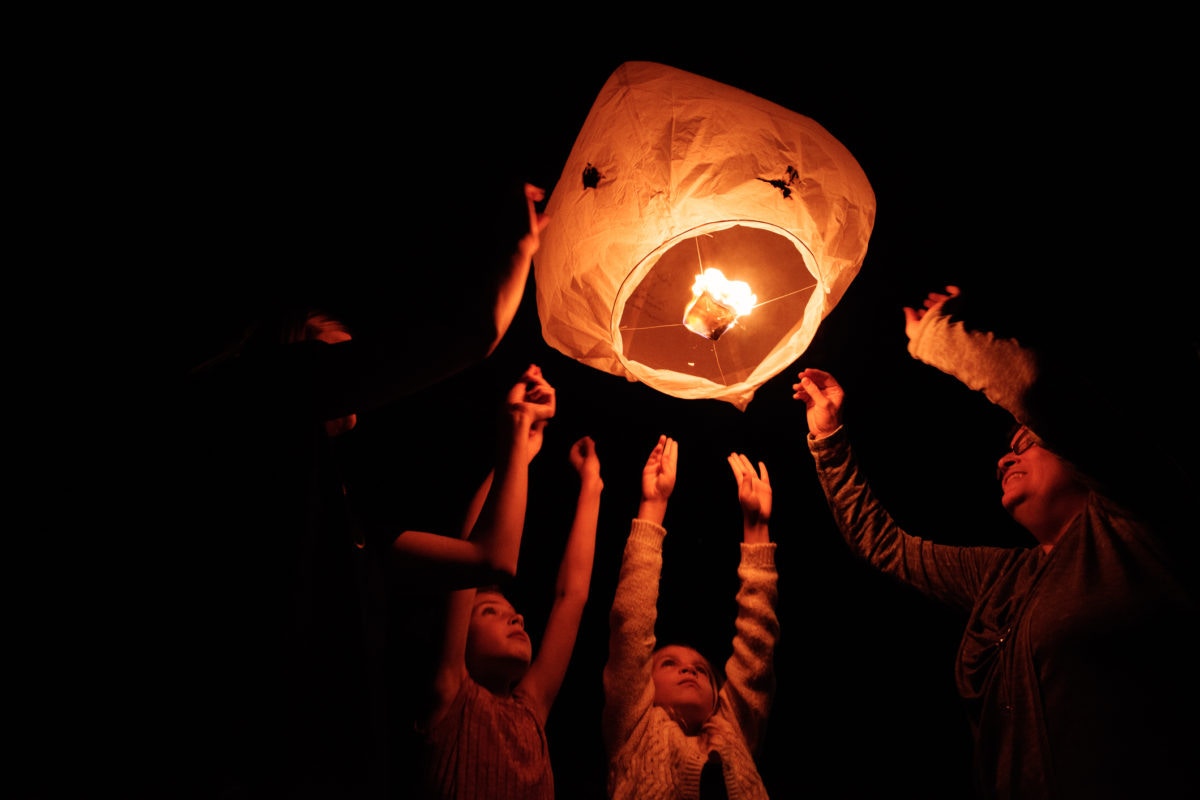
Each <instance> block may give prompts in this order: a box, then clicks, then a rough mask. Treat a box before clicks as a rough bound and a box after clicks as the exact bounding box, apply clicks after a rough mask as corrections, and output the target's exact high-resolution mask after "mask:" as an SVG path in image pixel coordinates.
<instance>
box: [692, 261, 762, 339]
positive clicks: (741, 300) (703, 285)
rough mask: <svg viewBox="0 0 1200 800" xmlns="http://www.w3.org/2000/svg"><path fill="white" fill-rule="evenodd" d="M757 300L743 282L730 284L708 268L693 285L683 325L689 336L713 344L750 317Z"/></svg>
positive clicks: (721, 273)
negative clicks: (747, 316)
mask: <svg viewBox="0 0 1200 800" xmlns="http://www.w3.org/2000/svg"><path fill="white" fill-rule="evenodd" d="M757 300H758V298H757V297H755V295H754V293H753V292H752V291H751V290H750V284H748V283H746V282H745V281H731V280H729V279H728V278H726V277H725V274H724V273H723V272H721V270H719V269H717V268H716V267H708V268H706V269H705V270H704V271H703V272H702V273H700V274H699V275H697V276H696V281H695V283H693V284H692V302H691V303H689V304H688V307H687V309H686V310H685V311H684V313H683V324H684V326H685V327H687V329H688V330H689V331H691V332H692V333H698V334H700V335H701V336H703V337H705V338H707V339H711V340H713V341H714V342H715V341H717V340H718V339H720V338H721V334H723V333H725V331H727V330H729V329H730V328H732V327H733V325H734V323H736V322H737V321H738V317H742V316H745V315H746V314H749V313H750V312H751V311H752V310H753V309H754V304H755V302H757Z"/></svg>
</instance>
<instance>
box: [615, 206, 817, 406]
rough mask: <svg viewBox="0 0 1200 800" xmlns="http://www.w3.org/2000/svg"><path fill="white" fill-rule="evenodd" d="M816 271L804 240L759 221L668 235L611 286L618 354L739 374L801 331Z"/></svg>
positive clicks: (652, 366)
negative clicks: (614, 293) (614, 290)
mask: <svg viewBox="0 0 1200 800" xmlns="http://www.w3.org/2000/svg"><path fill="white" fill-rule="evenodd" d="M704 264H720V265H721V266H722V267H724V269H723V270H718V269H716V268H713V267H708V268H705V267H703V266H702V265H704ZM710 270H711V273H716V274H711V273H709V271H710ZM705 273H709V274H708V276H707V278H705V280H703V281H702V280H700V279H699V278H698V277H697V276H700V277H704V276H705ZM816 273H817V266H816V262H815V260H814V259H813V257H812V254H811V253H810V252H809V251H808V249H807V248H806V247H805V246H804V244H803V243H802V242H800V241H799V240H797V239H796V238H795V237H794V236H791V235H790V234H788V233H787V232H786V231H784V230H783V229H781V228H775V227H773V226H763V225H762V224H761V223H755V222H751V221H741V222H740V223H732V222H728V221H726V222H720V223H714V224H711V225H704V226H701V227H700V228H698V229H695V230H692V231H689V232H688V233H687V234H684V235H682V236H679V237H676V238H674V239H671V240H670V241H668V242H666V243H664V244H663V245H661V246H660V247H659V248H657V249H656V250H655V251H654V252H653V253H651V254H650V255H649V256H647V257H646V258H645V259H644V260H643V261H642V262H641V263H639V264H638V265H637V266H636V267H635V268H634V269H633V271H632V272H631V273H630V274H629V275H628V276H627V277H626V279H625V281H624V283H623V284H622V286H621V289H620V291H619V292H618V293H617V302H616V305H617V309H616V310H617V311H618V312H619V314H618V316H617V317H616V318H615V319H614V321H615V322H617V329H616V330H615V331H613V336H614V338H615V339H616V341H618V342H619V344H620V348H619V352H620V353H621V355H622V362H623V363H624V364H625V366H626V367H627V368H628V369H629V370H630V372H631V373H633V374H635V375H639V374H646V375H650V374H655V373H657V372H659V371H665V370H669V371H671V372H674V373H679V374H681V375H686V376H692V377H693V378H702V379H704V380H707V381H711V382H712V383H714V384H718V385H721V386H729V385H732V384H736V383H739V382H742V381H745V380H747V378H749V377H750V375H751V374H752V373H753V372H754V371H755V369H756V368H758V367H759V365H760V364H761V363H762V362H763V361H764V360H765V359H766V358H767V357H768V356H769V355H770V354H771V353H772V352H773V351H775V350H776V349H777V348H779V347H780V345H781V344H783V343H785V342H787V341H788V340H789V339H791V338H792V337H793V336H795V335H796V334H797V333H798V332H799V331H800V329H801V327H802V325H803V324H804V319H805V317H806V311H807V308H808V303H809V299H810V298H811V296H812V293H813V291H814V290H815V289H816V288H817V286H818V283H819V282H818V280H817V276H816ZM718 276H719V278H720V280H716V279H717V278H718ZM751 287H753V291H752V290H751ZM697 290H699V291H700V295H699V296H697V295H696V294H695V293H696V291H697ZM685 308H686V310H684V309H685ZM751 309H753V312H754V313H753V314H750V313H749V312H750V310H751ZM681 312H682V313H681ZM735 322H736V325H735V324H734V323H735ZM697 334H699V335H697Z"/></svg>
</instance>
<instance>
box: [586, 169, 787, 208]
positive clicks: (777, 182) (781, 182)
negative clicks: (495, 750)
mask: <svg viewBox="0 0 1200 800" xmlns="http://www.w3.org/2000/svg"><path fill="white" fill-rule="evenodd" d="M588 166H591V165H590V164H589V165H588ZM759 180H760V181H762V182H763V183H769V184H771V185H772V186H774V187H775V188H776V189H778V190H779V191H780V192H782V193H783V199H784V200H787V199H788V198H790V197H791V196H792V187H793V186H795V185H797V184H799V183H800V173H799V172H797V171H796V168H795V167H793V166H792V165H790V164H789V165H788V168H787V177H786V178H776V179H774V180H771V179H769V178H759Z"/></svg>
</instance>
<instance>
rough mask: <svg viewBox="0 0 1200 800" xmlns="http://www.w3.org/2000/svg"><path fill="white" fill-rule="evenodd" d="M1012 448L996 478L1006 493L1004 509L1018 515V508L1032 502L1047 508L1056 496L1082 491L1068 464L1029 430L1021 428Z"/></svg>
mask: <svg viewBox="0 0 1200 800" xmlns="http://www.w3.org/2000/svg"><path fill="white" fill-rule="evenodd" d="M1010 447H1011V449H1010V450H1009V452H1007V453H1005V454H1004V455H1002V456H1001V457H1000V460H999V462H997V464H996V475H997V477H998V478H999V479H1000V490H1001V492H1002V495H1001V498H1000V502H1001V504H1002V505H1003V506H1004V509H1005V510H1006V511H1007V512H1008V513H1009V514H1011V515H1012V516H1013V517H1015V518H1017V521H1018V522H1021V523H1022V524H1026V523H1025V521H1024V520H1022V519H1021V518H1020V517H1019V516H1018V509H1019V508H1020V507H1021V506H1022V505H1024V504H1027V503H1029V501H1030V500H1034V499H1037V500H1040V501H1042V502H1041V503H1040V504H1037V505H1044V504H1045V503H1046V502H1047V501H1050V500H1052V499H1053V498H1055V497H1056V496H1059V495H1062V494H1068V493H1071V494H1073V493H1077V492H1078V491H1079V482H1078V480H1077V479H1076V477H1075V474H1074V472H1073V471H1072V470H1071V468H1070V467H1069V466H1068V465H1067V463H1066V462H1065V461H1063V460H1062V459H1061V458H1059V457H1058V456H1057V455H1055V454H1054V453H1052V452H1050V451H1049V450H1047V449H1046V448H1045V447H1044V446H1043V445H1042V443H1041V441H1040V440H1039V439H1038V438H1037V437H1036V436H1035V435H1034V434H1033V432H1032V431H1030V430H1029V429H1028V428H1025V427H1022V428H1020V429H1019V430H1018V431H1017V432H1016V434H1015V435H1014V436H1013V439H1012V444H1011V446H1010Z"/></svg>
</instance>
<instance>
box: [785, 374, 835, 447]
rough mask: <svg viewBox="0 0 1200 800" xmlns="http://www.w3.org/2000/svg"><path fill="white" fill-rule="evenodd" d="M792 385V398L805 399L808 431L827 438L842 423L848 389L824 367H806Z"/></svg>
mask: <svg viewBox="0 0 1200 800" xmlns="http://www.w3.org/2000/svg"><path fill="white" fill-rule="evenodd" d="M797 377H798V381H799V382H798V383H794V384H792V389H793V390H794V394H793V395H792V398H793V399H795V400H803V401H804V410H805V417H806V419H807V420H808V432H809V433H811V434H812V435H813V436H815V437H816V438H818V439H823V438H825V437H826V436H828V435H829V434H831V433H833V432H834V431H836V430H837V429H838V428H839V427H841V425H842V416H841V410H842V403H843V402H845V400H846V392H845V391H844V390H843V389H842V385H841V384H840V383H838V382H837V381H836V380H835V379H834V377H833V376H832V375H830V374H829V373H828V372H826V371H825V370H822V369H813V368H811V367H810V368H808V369H802V370H800V373H799V374H798V376H797Z"/></svg>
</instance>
